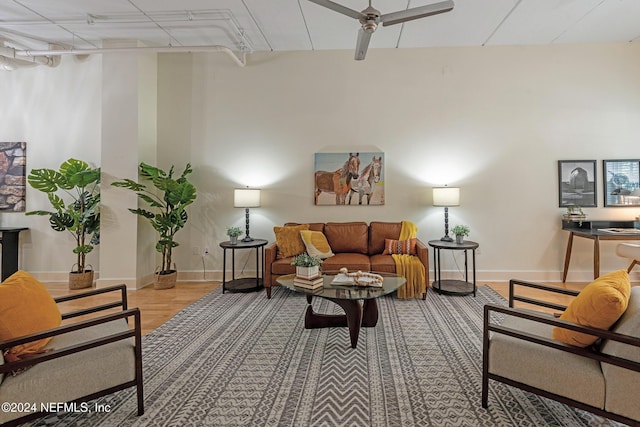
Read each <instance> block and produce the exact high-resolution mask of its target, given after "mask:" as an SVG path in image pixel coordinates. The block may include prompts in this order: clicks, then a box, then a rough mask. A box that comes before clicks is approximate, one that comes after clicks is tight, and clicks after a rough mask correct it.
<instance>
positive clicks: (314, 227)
mask: <svg viewBox="0 0 640 427" xmlns="http://www.w3.org/2000/svg"><path fill="white" fill-rule="evenodd" d="M284 225H285V226H290V225H308V226H309V230H311V231H321V232H324V222H305V223H300V222H287V223H285V224H284Z"/></svg>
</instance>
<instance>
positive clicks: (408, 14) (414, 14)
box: [310, 0, 454, 27]
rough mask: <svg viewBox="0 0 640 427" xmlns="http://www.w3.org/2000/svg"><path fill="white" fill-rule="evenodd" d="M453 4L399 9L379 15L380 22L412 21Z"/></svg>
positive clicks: (447, 10)
mask: <svg viewBox="0 0 640 427" xmlns="http://www.w3.org/2000/svg"><path fill="white" fill-rule="evenodd" d="M310 1H314V0H310ZM453 6H454V3H453V0H447V1H442V2H439V3H433V4H428V5H426V6H420V7H414V8H411V9H407V10H401V11H399V12H393V13H386V14H384V15H382V16H380V22H382V25H384V26H385V27H386V26H387V25H393V24H400V23H402V22H407V21H412V20H414V19H419V18H424V17H425V16H431V15H437V14H439V13H444V12H449V11H450V10H452V9H453Z"/></svg>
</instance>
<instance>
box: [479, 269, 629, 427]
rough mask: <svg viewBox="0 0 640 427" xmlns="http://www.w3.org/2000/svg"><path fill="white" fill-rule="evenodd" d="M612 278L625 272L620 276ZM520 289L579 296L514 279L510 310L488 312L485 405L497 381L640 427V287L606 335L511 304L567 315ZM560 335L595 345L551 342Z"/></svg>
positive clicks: (489, 308)
mask: <svg viewBox="0 0 640 427" xmlns="http://www.w3.org/2000/svg"><path fill="white" fill-rule="evenodd" d="M617 273H618V274H625V275H626V274H627V273H626V272H625V271H624V270H620V272H617ZM627 278H628V275H627ZM521 287H526V288H529V289H537V290H539V291H535V292H540V294H543V293H544V294H546V292H550V293H554V294H556V295H557V294H561V295H567V296H570V297H575V296H577V295H578V292H576V291H572V290H568V289H564V288H556V287H552V286H546V285H541V284H537V283H531V282H525V281H519V280H511V281H510V284H509V307H504V306H498V305H492V304H488V305H486V306H485V308H484V334H483V335H484V337H483V375H482V406H483V407H484V408H487V407H488V403H489V380H494V381H499V382H502V383H505V384H508V385H510V386H513V387H518V388H520V389H523V390H526V391H529V392H532V393H535V394H538V395H541V396H544V397H547V398H550V399H554V400H556V401H559V402H562V403H564V404H566V405H570V406H573V407H576V408H580V409H583V410H586V411H589V412H592V413H594V414H597V415H599V416H603V417H606V418H610V419H613V420H616V421H620V422H623V423H626V424H629V425H633V426H640V286H636V287H631V288H629V287H628V285H627V289H630V291H629V293H628V294H627V295H628V296H629V298H628V304H626V305H625V307H626V310H624V312H623V314H622V316H621V317H619V320H617V322H615V323H614V324H613V326H612V327H611V328H609V329H605V328H596V327H591V326H584V325H582V324H578V323H575V322H570V321H567V320H563V319H561V318H558V317H556V315H554V314H555V313H554V314H551V313H543V312H541V311H536V310H534V309H528V308H527V309H524V308H514V302H516V301H519V302H523V303H528V304H530V305H529V307H537V308H538V310H539V309H540V307H546V308H547V309H551V310H550V311H554V312H556V311H557V312H564V310H565V309H566V308H567V307H566V306H563V305H560V304H555V303H550V302H548V301H544V300H543V299H536V298H526V297H522V296H519V295H518V293H517V291H518V290H519V289H521ZM585 290H586V288H585ZM582 292H584V290H583V291H582ZM536 295H538V294H536ZM546 295H549V294H546ZM600 299H606V298H605V297H602V296H601V297H600ZM623 299H624V298H623ZM574 301H575V299H573V300H572V303H573V302H574ZM570 305H571V303H570ZM591 309H593V307H591ZM554 329H555V331H554ZM559 332H565V333H567V334H574V333H577V334H578V336H580V337H584V336H588V337H591V338H592V339H595V343H593V344H591V345H587V346H578V345H577V344H576V345H572V344H567V343H565V342H562V341H559V340H558V339H556V338H558V333H559ZM580 334H584V335H580ZM554 337H555V338H554Z"/></svg>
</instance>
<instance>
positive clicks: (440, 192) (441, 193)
mask: <svg viewBox="0 0 640 427" xmlns="http://www.w3.org/2000/svg"><path fill="white" fill-rule="evenodd" d="M458 205H460V188H458V187H433V206H458Z"/></svg>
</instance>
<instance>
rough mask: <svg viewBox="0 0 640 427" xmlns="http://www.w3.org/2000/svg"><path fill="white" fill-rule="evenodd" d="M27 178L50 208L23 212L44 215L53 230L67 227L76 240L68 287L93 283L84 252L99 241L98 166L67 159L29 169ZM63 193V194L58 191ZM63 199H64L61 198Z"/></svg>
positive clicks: (91, 272)
mask: <svg viewBox="0 0 640 427" xmlns="http://www.w3.org/2000/svg"><path fill="white" fill-rule="evenodd" d="M27 181H28V182H29V185H31V187H33V188H35V189H36V190H39V191H42V192H43V193H46V194H47V196H48V198H49V202H50V203H51V206H52V207H53V209H54V210H53V211H45V210H37V211H30V212H26V213H25V215H48V216H49V224H51V228H53V229H54V230H55V231H68V232H69V233H71V235H72V236H73V238H74V239H75V241H76V247H75V248H74V249H73V253H74V254H76V256H77V258H76V263H75V264H74V266H73V267H76V269H74V268H73V267H72V268H71V273H70V274H69V287H70V288H71V289H80V288H86V287H89V286H91V285H92V284H93V271H92V270H91V269H87V264H86V256H87V254H88V253H89V252H91V251H92V250H93V248H94V246H95V245H98V244H99V243H100V193H99V191H100V188H99V186H100V168H92V167H90V166H89V164H88V163H86V162H84V161H81V160H76V159H73V158H72V159H69V160H67V161H65V162H64V163H62V164H61V165H60V169H59V170H58V171H56V170H54V169H47V168H42V169H33V170H32V171H31V173H30V174H29V176H28V177H27ZM59 191H60V192H62V193H64V194H63V196H64V198H63V197H61V196H59V195H58V194H57V193H58V192H59ZM65 199H66V200H67V202H66V201H65Z"/></svg>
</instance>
